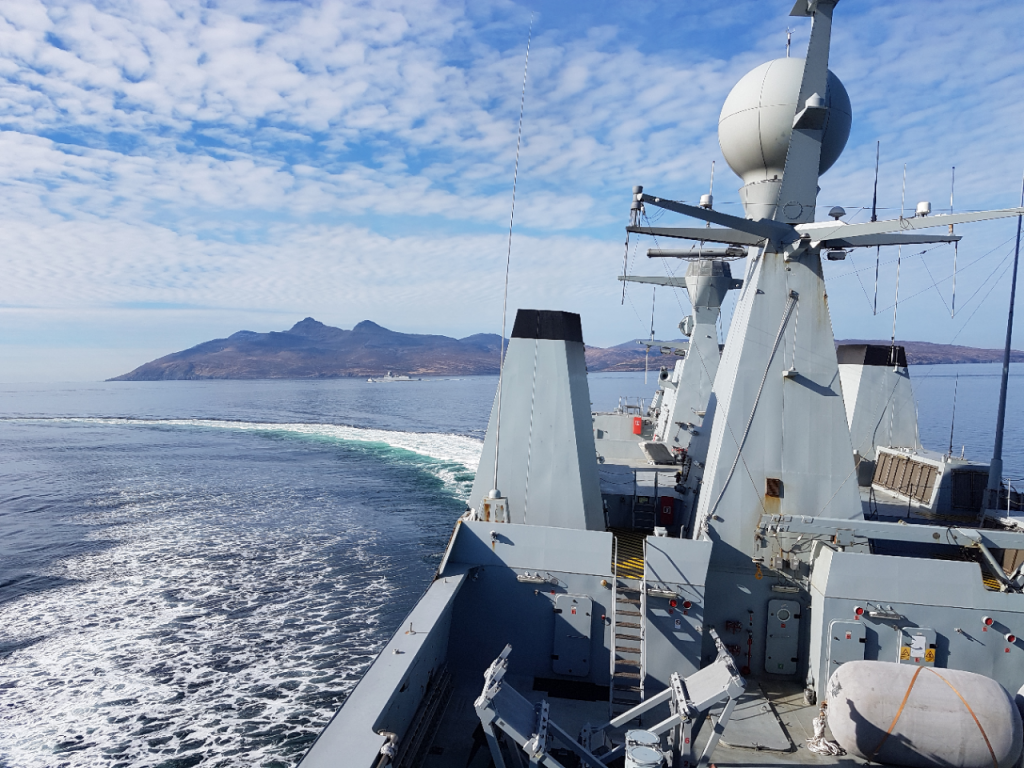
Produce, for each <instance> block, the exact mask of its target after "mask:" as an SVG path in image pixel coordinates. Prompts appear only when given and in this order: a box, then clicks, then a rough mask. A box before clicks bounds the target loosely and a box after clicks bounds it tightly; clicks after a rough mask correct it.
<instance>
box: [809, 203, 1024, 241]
mask: <svg viewBox="0 0 1024 768" xmlns="http://www.w3.org/2000/svg"><path fill="white" fill-rule="evenodd" d="M1022 214H1024V207H1021V208H1002V209H999V210H994V211H975V212H972V213H943V214H939V215H937V216H913V217H910V218H900V219H886V220H884V221H875V222H871V221H865V222H861V223H859V224H843V223H838V224H837V223H836V222H834V221H819V222H815V223H813V224H802V225H800V226H799V227H797V231H798V232H800V233H801V234H806V235H809V236H810V237H811V238H813V239H814V240H815V241H821V242H827V241H829V240H830V239H831V238H833V237H844V238H847V237H854V236H860V235H875V234H883V233H887V232H907V231H910V230H918V229H931V228H933V227H947V226H950V225H952V224H969V223H971V222H975V221H993V220H995V219H1005V218H1008V217H1010V216H1020V215H1022Z"/></svg>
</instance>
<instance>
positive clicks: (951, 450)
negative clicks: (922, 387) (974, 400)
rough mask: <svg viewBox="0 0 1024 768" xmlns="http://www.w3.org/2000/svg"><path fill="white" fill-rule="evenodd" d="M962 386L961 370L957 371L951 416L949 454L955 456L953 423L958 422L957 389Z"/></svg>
mask: <svg viewBox="0 0 1024 768" xmlns="http://www.w3.org/2000/svg"><path fill="white" fill-rule="evenodd" d="M959 386H960V371H957V372H956V380H955V381H954V382H953V415H952V416H950V417H949V455H950V457H952V456H953V425H954V424H955V423H956V390H957V388H958V387H959Z"/></svg>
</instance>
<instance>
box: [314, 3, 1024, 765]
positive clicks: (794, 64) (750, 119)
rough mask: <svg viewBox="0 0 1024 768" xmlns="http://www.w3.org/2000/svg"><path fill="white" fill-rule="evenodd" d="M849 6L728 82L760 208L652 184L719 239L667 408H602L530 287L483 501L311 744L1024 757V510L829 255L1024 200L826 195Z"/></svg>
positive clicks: (737, 143)
mask: <svg viewBox="0 0 1024 768" xmlns="http://www.w3.org/2000/svg"><path fill="white" fill-rule="evenodd" d="M837 2H838V0H799V2H798V3H797V5H796V7H795V8H794V9H793V12H792V14H793V15H794V16H798V17H804V18H808V19H810V20H811V35H810V41H809V44H808V51H807V55H806V57H805V58H802V59H799V58H792V59H790V58H786V59H779V60H776V61H773V62H769V63H768V64H765V65H762V66H761V67H758V68H757V69H755V70H753V71H752V72H751V73H749V74H748V75H747V76H745V77H744V78H743V79H742V80H741V81H740V83H739V84H738V85H737V86H736V87H735V88H734V89H733V91H732V92H731V93H730V95H729V98H728V99H727V101H726V104H725V107H724V108H723V112H722V118H721V120H720V125H719V139H720V144H721V147H722V150H723V154H724V155H725V157H726V159H727V161H728V162H729V164H730V166H731V167H732V169H733V170H734V171H735V172H736V173H737V174H738V175H739V176H740V177H741V178H742V180H743V187H742V189H741V191H740V194H741V199H742V202H743V204H744V211H745V215H746V217H745V218H741V217H738V216H733V215H729V214H725V213H722V212H719V211H717V210H715V209H714V207H713V201H712V200H710V199H708V200H707V201H705V202H706V204H703V205H689V204H687V203H684V202H679V201H674V200H670V199H668V198H662V197H659V196H656V195H652V194H650V192H649V191H645V190H644V189H643V188H641V187H636V188H634V190H633V194H632V198H631V221H630V225H629V228H628V229H629V231H630V232H631V233H635V234H637V235H657V236H658V237H664V238H678V239H683V240H689V241H693V242H696V243H698V246H697V251H698V257H697V258H696V259H693V260H691V261H690V263H689V265H688V268H687V272H686V276H685V278H683V279H682V281H683V284H684V285H685V288H686V290H687V291H688V294H689V296H690V299H691V303H692V305H693V312H692V314H691V316H690V317H688V318H686V319H685V320H684V323H683V324H682V326H683V327H682V330H683V331H684V334H685V335H687V336H688V339H689V342H688V344H686V345H685V347H683V346H682V345H680V346H679V347H678V348H671V347H670V348H669V349H668V351H669V353H670V354H672V355H674V356H675V357H678V358H679V359H678V361H677V362H676V363H675V365H674V366H673V368H672V370H671V371H670V370H669V369H668V367H667V366H666V368H665V370H664V371H663V372H662V373H661V374H660V375H659V390H660V394H658V395H656V397H655V398H654V400H653V402H652V407H651V408H650V409H647V410H645V409H635V410H634V411H632V412H631V411H628V410H626V409H621V410H620V412H616V413H605V414H592V413H591V412H590V397H589V390H588V384H587V372H586V364H585V359H584V345H583V330H582V327H581V322H580V318H579V316H578V315H575V314H572V313H568V312H561V311H548V310H529V309H520V310H519V311H518V313H517V315H516V318H515V323H514V327H513V331H512V335H511V339H510V341H509V345H508V349H507V353H506V355H505V359H504V362H503V369H502V378H501V383H500V385H499V389H498V393H497V395H496V398H495V403H494V407H493V409H492V413H491V417H490V422H489V425H488V430H487V434H486V438H485V441H484V446H483V451H482V454H481V461H480V467H479V471H478V473H477V476H476V480H475V483H474V486H473V490H472V493H471V495H470V498H469V500H468V504H467V510H466V513H465V514H464V515H463V516H462V517H461V518H460V519H459V520H458V522H457V523H456V525H455V529H454V531H453V533H452V536H451V539H450V541H449V543H448V545H447V547H446V550H445V552H444V556H443V559H442V561H441V564H440V566H439V568H438V570H437V574H436V576H435V578H434V580H433V582H432V583H431V584H430V586H429V588H428V589H427V591H426V592H425V594H424V595H423V596H422V598H421V599H420V600H419V602H418V603H417V605H416V606H415V608H414V609H413V611H412V612H411V613H410V614H409V616H408V617H406V619H405V621H404V622H403V623H402V625H401V626H400V627H399V628H398V630H397V631H396V632H395V634H394V635H393V636H392V637H391V639H390V640H389V641H388V642H387V644H386V645H385V647H384V648H383V649H382V651H381V653H380V655H379V657H378V658H377V659H376V661H375V662H374V663H373V664H372V665H371V667H370V668H369V669H368V671H367V672H366V674H365V676H364V677H363V679H362V680H361V681H360V682H359V684H358V685H357V686H356V688H355V689H354V691H353V692H352V694H351V695H350V696H349V698H348V699H347V700H346V702H345V703H344V705H343V706H342V708H341V709H340V710H339V711H338V713H337V714H336V715H335V717H334V718H333V720H332V721H331V722H330V723H329V724H328V726H327V727H326V728H325V730H324V731H323V733H322V734H321V735H320V737H319V738H318V739H317V741H316V742H315V743H314V744H313V746H312V747H311V748H310V750H309V752H308V753H307V754H306V756H305V757H304V759H303V761H302V766H304V768H328V767H335V766H345V767H346V768H348V767H349V766H352V767H358V768H363V767H364V766H365V767H366V768H370V767H371V766H376V768H385V767H386V766H399V767H404V766H428V767H432V766H458V767H459V768H463V767H466V768H487V767H488V766H495V768H511V766H516V767H519V766H526V765H544V766H551V767H552V768H558V767H559V766H564V767H565V768H568V767H569V766H574V765H586V766H589V767H590V768H603V766H619V765H625V766H629V767H630V768H634V767H636V766H646V767H648V768H654V766H666V767H667V766H674V767H675V768H680V767H683V768H691V767H692V766H696V768H705V766H709V765H711V764H712V761H713V762H714V764H716V765H737V766H760V765H803V764H846V765H849V764H857V763H860V764H863V763H867V762H878V763H888V764H895V765H910V766H946V767H953V768H984V767H985V766H989V765H991V766H994V768H1011V766H1013V765H1015V764H1016V763H1017V762H1018V761H1019V759H1020V756H1021V751H1022V746H1021V742H1022V720H1021V715H1020V712H1019V711H1018V708H1017V705H1016V704H1015V702H1014V694H1016V693H1017V692H1018V691H1019V690H1020V689H1021V688H1022V686H1024V641H1022V640H1020V639H1018V633H1024V568H1022V566H1021V560H1022V552H1024V531H1022V530H1021V529H1020V528H1019V527H1018V526H1015V525H1013V524H1010V523H1001V522H999V521H998V520H997V519H996V518H997V517H998V516H997V515H995V514H994V510H996V509H997V508H998V507H999V505H1000V501H1001V500H1003V501H1005V500H1006V499H1009V496H1008V495H1006V492H1005V491H1004V490H1003V489H1001V488H1000V487H999V482H998V481H999V474H998V470H999V469H1000V467H999V461H998V458H999V457H998V453H997V456H996V460H994V461H993V462H992V465H993V466H992V467H991V468H989V467H988V465H983V464H979V463H972V462H968V461H966V460H963V459H960V458H957V457H954V456H952V455H949V454H939V453H933V452H928V451H926V450H924V448H923V447H922V446H921V444H920V440H919V437H918V433H917V424H916V414H915V413H914V412H913V411H914V409H913V399H912V398H913V396H912V392H911V390H910V386H909V378H908V376H909V374H908V369H907V366H906V359H905V355H904V354H903V352H902V350H901V349H900V348H899V347H897V346H895V345H893V346H890V347H881V348H880V347H875V346H871V345H862V346H850V347H840V348H839V349H838V350H837V349H836V347H835V340H834V337H833V333H832V325H831V319H830V316H829V310H828V304H827V299H826V294H825V287H824V281H823V277H822V259H823V258H840V255H839V254H841V253H845V251H847V250H849V249H851V248H859V247H867V248H871V247H877V246H881V245H900V244H913V243H936V242H950V241H954V240H958V239H959V235H954V234H953V231H952V228H951V226H950V225H958V224H966V223H969V222H974V221H982V220H985V219H995V218H1001V217H1007V216H1015V217H1019V216H1020V215H1021V214H1022V213H1024V208H1015V209H1007V210H1002V211H989V212H981V213H964V214H950V215H937V216H931V215H925V214H926V213H928V212H927V211H923V212H922V214H921V215H915V216H914V217H910V218H904V217H902V216H901V217H900V218H899V219H895V220H889V221H873V222H866V223H857V224H847V223H844V222H843V221H842V217H843V216H842V212H841V211H838V212H834V213H835V215H834V217H833V220H831V221H815V217H814V212H815V207H816V202H817V191H818V186H817V185H818V177H819V174H820V173H823V172H825V171H826V170H828V168H829V167H830V166H831V165H832V164H833V163H834V162H835V160H836V159H837V158H838V157H839V154H840V153H841V151H842V149H843V147H844V145H845V142H846V139H847V137H848V134H849V128H850V120H851V113H852V110H851V107H850V102H849V98H848V97H847V95H846V91H845V89H844V88H843V86H842V83H841V82H840V81H839V80H838V78H837V77H835V75H833V74H832V73H831V72H829V70H828V53H829V45H830V36H831V25H832V16H833V11H834V10H835V7H836V4H837ZM647 207H660V208H663V209H666V210H668V211H671V212H674V213H677V214H681V215H683V216H687V217H691V218H693V219H696V220H698V222H699V226H690V227H687V226H681V227H657V228H655V227H651V226H648V225H647V224H646V222H645V217H644V215H643V214H644V211H645V209H646V208H647ZM928 229H938V230H939V231H940V233H939V234H929V233H927V232H921V231H920V230H928ZM737 248H740V249H744V251H745V253H746V267H745V271H744V273H743V275H742V278H738V277H733V275H732V266H734V265H737V264H738V263H739V262H737V261H734V260H732V259H733V257H734V255H735V249H737ZM716 249H717V250H716ZM680 253H681V252H680ZM652 255H659V256H665V257H671V256H673V255H677V256H678V255H679V254H672V253H668V254H666V253H661V254H652ZM651 280H654V279H653V278H652V279H651ZM658 280H665V278H658ZM727 291H736V292H737V301H736V308H735V312H734V314H733V318H732V321H731V326H730V330H729V334H728V341H727V343H726V345H725V347H724V349H720V347H719V344H718V338H717V335H716V333H714V325H715V322H716V320H717V318H718V313H719V312H720V308H721V304H722V299H723V297H724V296H725V295H726V292H727ZM1011 306H1012V305H1011ZM677 353H681V354H677ZM1000 440H1001V438H1000ZM997 442H998V441H997ZM987 469H991V471H989V472H988V473H987V474H986V470H987ZM993 477H994V478H995V482H993V479H992V478H993ZM983 480H984V482H983ZM1018 501H1019V500H1018Z"/></svg>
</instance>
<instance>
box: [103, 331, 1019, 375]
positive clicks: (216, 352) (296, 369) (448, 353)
mask: <svg viewBox="0 0 1024 768" xmlns="http://www.w3.org/2000/svg"><path fill="white" fill-rule="evenodd" d="M677 342H678V340H677ZM500 343H501V336H500V335H499V334H497V333H478V334H474V335H473V336H467V337H465V338H462V339H455V338H452V337H450V336H440V335H434V334H418V333H400V332H398V331H392V330H389V329H387V328H384V327H383V326H380V325H378V324H377V323H374V322H372V321H370V320H364V321H362V322H361V323H358V324H357V325H356V326H355V327H353V328H352V330H345V329H342V328H334V327H332V326H329V325H325V324H324V323H321V322H319V321H318V320H314V319H313V318H312V317H307V318H306V319H305V320H301V321H300V322H298V323H296V324H295V325H293V326H292V327H291V328H289V329H288V330H286V331H271V332H269V333H257V332H255V331H239V332H238V333H233V334H232V335H231V336H228V337H227V338H226V339H214V340H212V341H206V342H203V343H202V344H197V345H196V346H194V347H191V348H189V349H186V350H183V351H181V352H173V353H171V354H169V355H165V356H164V357H161V358H158V359H156V360H152V361H151V362H148V363H145V364H143V365H140V366H139V367H138V368H136V369H135V370H134V371H131V372H129V373H125V374H122V375H121V376H115V377H114V378H112V379H110V381H171V380H190V379H196V380H205V379H336V378H349V377H364V378H365V377H375V376H382V375H384V374H386V373H387V372H388V371H394V372H395V373H396V374H402V375H410V376H479V375H493V374H496V373H497V372H498V356H499V347H500ZM836 343H837V344H864V343H868V344H887V343H888V342H887V341H882V342H880V341H863V340H853V339H851V340H848V341H839V342H836ZM897 343H899V344H900V345H902V346H903V347H904V348H905V349H906V353H907V360H908V362H909V363H910V364H911V365H915V364H917V365H920V364H925V365H928V364H935V363H991V362H999V361H1001V360H1002V351H1001V350H996V349H974V348H973V347H960V346H952V345H946V344H931V343H928V342H922V341H900V342H897ZM586 357H587V369H588V370H589V371H595V372H596V371H642V370H644V368H645V365H646V366H647V367H648V368H649V369H651V370H658V369H660V368H661V367H663V366H664V367H668V368H672V367H673V365H674V363H675V359H676V358H675V356H674V355H672V354H667V355H666V354H662V352H661V349H660V348H659V347H658V346H654V347H652V348H651V350H650V354H649V355H648V353H647V348H646V347H645V346H644V345H643V344H642V343H640V342H637V341H635V340H630V341H627V342H624V343H622V344H619V345H616V346H613V347H592V346H588V347H587V348H586ZM1011 359H1012V360H1013V361H1014V362H1024V352H1019V351H1016V350H1015V351H1014V352H1013V355H1012V357H1011Z"/></svg>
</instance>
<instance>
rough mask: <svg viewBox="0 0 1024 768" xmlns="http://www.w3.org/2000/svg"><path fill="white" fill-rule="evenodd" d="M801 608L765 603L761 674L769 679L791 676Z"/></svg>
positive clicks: (792, 603) (780, 602)
mask: <svg viewBox="0 0 1024 768" xmlns="http://www.w3.org/2000/svg"><path fill="white" fill-rule="evenodd" d="M802 611H803V607H802V606H801V605H800V603H799V602H798V601H796V600H780V599H775V600H769V601H768V630H767V634H766V637H765V652H764V671H765V672H767V673H768V674H770V675H794V674H796V671H797V662H798V661H799V658H798V655H799V653H800V619H801V617H802Z"/></svg>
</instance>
